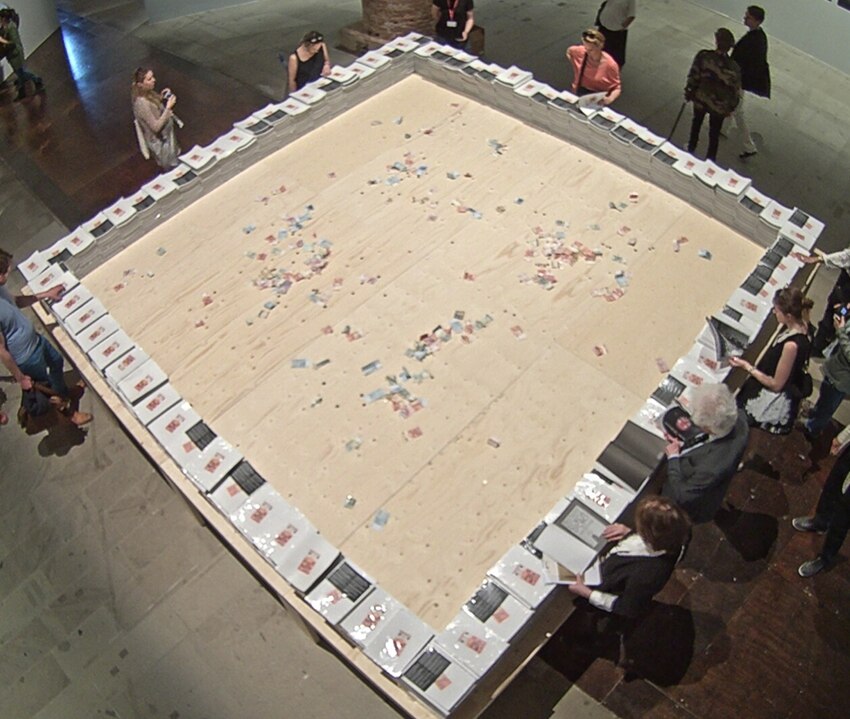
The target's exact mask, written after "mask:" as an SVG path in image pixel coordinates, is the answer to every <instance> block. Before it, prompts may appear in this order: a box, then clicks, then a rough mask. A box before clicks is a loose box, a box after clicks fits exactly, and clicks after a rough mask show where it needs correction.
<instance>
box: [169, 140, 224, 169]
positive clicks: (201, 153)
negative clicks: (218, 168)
mask: <svg viewBox="0 0 850 719" xmlns="http://www.w3.org/2000/svg"><path fill="white" fill-rule="evenodd" d="M178 159H179V160H180V161H181V162H183V163H185V164H186V165H188V166H189V167H191V168H192V169H193V170H194V171H195V172H201V171H203V170H205V169H207V168H208V167H210V166H211V165H212V163H214V162H215V161H216V159H217V157H216V155H215V153H214V152H212V151H211V150H209V149H208V148H206V147H201V146H200V145H195V146H194V147H192V149H190V150H189V151H188V152H184V153H183V154H182V155H180V157H179V158H178Z"/></svg>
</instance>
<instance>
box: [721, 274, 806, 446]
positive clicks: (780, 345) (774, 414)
mask: <svg viewBox="0 0 850 719" xmlns="http://www.w3.org/2000/svg"><path fill="white" fill-rule="evenodd" d="M812 305H813V303H812V301H811V300H810V299H809V298H808V297H806V296H805V295H804V294H803V293H802V292H801V291H800V290H799V288H797V287H786V288H785V289H781V290H778V291H777V292H776V294H775V295H774V298H773V314H774V315H775V316H776V319H777V321H778V322H779V325H780V327H781V328H782V329H781V331H780V332H779V334H778V335H777V337H776V341H775V342H774V343H773V346H772V347H771V348H770V349H769V350H768V351H767V352H765V353H764V356H763V357H762V358H761V360H760V361H759V363H758V365H756V366H753V365H752V364H751V363H750V362H747V361H746V360H743V359H741V358H739V357H731V358H730V359H729V364H731V365H732V366H733V367H743V368H744V369H745V370H746V371H747V373H748V374H749V375H750V376H749V378H748V379H747V381H746V382H745V383H744V386H743V387H741V391H740V392H739V393H738V406H739V407H741V409H743V410H744V412H745V413H746V415H747V420H748V421H749V423H750V426H751V427H758V428H759V429H763V430H765V431H767V432H770V433H771V434H788V433H789V432H790V431H791V429H792V428H793V427H794V421H795V420H796V419H797V411H798V410H799V408H800V400H801V399H802V396H803V394H804V393H803V391H802V384H803V377H804V375H805V373H806V366H807V365H808V362H809V352H810V351H811V342H810V339H809V321H808V315H809V310H811V308H812Z"/></svg>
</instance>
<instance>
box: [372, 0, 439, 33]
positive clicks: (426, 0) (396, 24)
mask: <svg viewBox="0 0 850 719" xmlns="http://www.w3.org/2000/svg"><path fill="white" fill-rule="evenodd" d="M362 4H363V29H364V30H365V31H366V32H367V33H368V34H369V35H375V36H377V37H381V38H385V39H389V38H393V37H396V36H397V35H405V34H407V33H408V32H410V31H411V30H416V31H417V32H421V33H426V34H429V33H430V32H431V31H432V30H433V25H434V23H433V21H432V20H431V4H432V3H431V0H363V3H362Z"/></svg>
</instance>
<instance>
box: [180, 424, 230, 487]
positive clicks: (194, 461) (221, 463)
mask: <svg viewBox="0 0 850 719" xmlns="http://www.w3.org/2000/svg"><path fill="white" fill-rule="evenodd" d="M241 460H242V454H241V453H240V452H239V451H238V450H236V449H234V447H233V446H232V445H231V444H230V443H229V442H227V441H226V440H225V439H223V438H221V437H216V438H215V439H213V440H212V441H211V442H210V443H209V444H208V445H207V446H206V447H204V448H203V449H202V450H199V451H193V452H187V453H186V455H185V457H184V460H183V462H182V463H181V468H182V469H183V473H184V474H185V475H186V476H187V477H188V478H189V479H190V480H192V482H193V483H194V484H195V485H197V487H198V488H200V489H201V490H203V491H204V492H209V491H211V490H212V489H214V488H215V487H217V486H218V484H219V483H220V482H221V481H222V480H223V479H224V477H225V475H227V473H228V472H230V470H232V469H233V468H234V467H235V466H236V465H237V464H239V462H240V461H241Z"/></svg>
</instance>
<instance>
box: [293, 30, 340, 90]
mask: <svg viewBox="0 0 850 719" xmlns="http://www.w3.org/2000/svg"><path fill="white" fill-rule="evenodd" d="M288 70H289V92H295V91H296V90H300V89H301V88H302V87H304V85H306V84H307V83H310V82H313V80H318V79H319V78H320V77H322V76H327V75H329V74H330V72H331V61H330V55H328V46H327V45H326V44H325V39H324V38H323V37H322V33H320V32H316V31H315V30H311V31H310V32H308V33H307V34H306V35H305V36H304V37H303V38H302V39H301V43H300V44H299V45H298V47H297V48H295V52H293V53H292V54H291V55H290V56H289V63H288Z"/></svg>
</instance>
